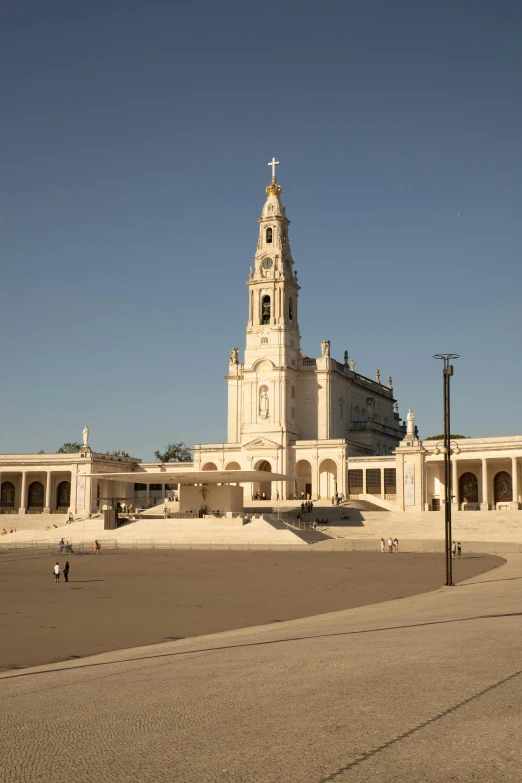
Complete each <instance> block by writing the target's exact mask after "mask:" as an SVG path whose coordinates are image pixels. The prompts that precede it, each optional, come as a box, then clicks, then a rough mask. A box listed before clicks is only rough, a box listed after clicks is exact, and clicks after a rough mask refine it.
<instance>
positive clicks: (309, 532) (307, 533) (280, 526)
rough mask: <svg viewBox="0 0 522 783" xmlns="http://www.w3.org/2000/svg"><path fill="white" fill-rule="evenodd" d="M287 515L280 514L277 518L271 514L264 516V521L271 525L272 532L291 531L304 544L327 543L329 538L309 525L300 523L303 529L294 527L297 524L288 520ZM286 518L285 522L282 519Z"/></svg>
mask: <svg viewBox="0 0 522 783" xmlns="http://www.w3.org/2000/svg"><path fill="white" fill-rule="evenodd" d="M289 516H290V515H289V514H281V518H279V519H278V518H277V517H276V516H275V515H273V514H264V515H263V517H264V519H265V520H266V521H267V522H268V524H269V525H271V526H272V527H273V528H274V530H291V531H292V533H293V534H294V535H296V536H297V537H298V538H300V539H301V541H304V542H305V544H317V543H318V542H319V541H327V540H328V539H329V538H330V536H325V534H324V533H321V532H320V531H319V530H313V529H312V527H311V523H308V522H301V525H303V526H305V527H303V528H298V527H294V524H299V523H298V522H296V521H295V520H293V519H291V518H288V517H289ZM284 517H286V521H285V519H284Z"/></svg>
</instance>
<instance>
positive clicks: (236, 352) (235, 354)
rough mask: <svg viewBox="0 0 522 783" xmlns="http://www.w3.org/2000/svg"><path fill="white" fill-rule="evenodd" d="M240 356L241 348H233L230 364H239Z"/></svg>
mask: <svg viewBox="0 0 522 783" xmlns="http://www.w3.org/2000/svg"><path fill="white" fill-rule="evenodd" d="M238 357H239V350H238V349H237V348H232V350H231V351H230V360H229V363H230V364H237V363H238Z"/></svg>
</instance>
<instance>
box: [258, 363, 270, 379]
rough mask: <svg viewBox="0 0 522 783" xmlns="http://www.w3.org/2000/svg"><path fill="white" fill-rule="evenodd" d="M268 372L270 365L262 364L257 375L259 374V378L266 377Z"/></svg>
mask: <svg viewBox="0 0 522 783" xmlns="http://www.w3.org/2000/svg"><path fill="white" fill-rule="evenodd" d="M269 372H270V367H269V366H268V364H262V365H261V367H260V368H259V375H260V376H261V378H266V376H267V375H268V373H269Z"/></svg>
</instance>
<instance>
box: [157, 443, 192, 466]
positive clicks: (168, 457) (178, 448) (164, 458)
mask: <svg viewBox="0 0 522 783" xmlns="http://www.w3.org/2000/svg"><path fill="white" fill-rule="evenodd" d="M154 456H155V457H156V459H157V460H158V462H192V452H191V450H190V449H189V447H188V446H187V445H186V444H185V443H169V445H168V446H167V448H166V449H165V451H155V452H154Z"/></svg>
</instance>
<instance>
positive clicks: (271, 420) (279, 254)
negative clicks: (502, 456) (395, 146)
mask: <svg viewBox="0 0 522 783" xmlns="http://www.w3.org/2000/svg"><path fill="white" fill-rule="evenodd" d="M269 165H271V166H272V181H271V183H270V184H269V185H268V187H267V188H266V194H267V198H266V201H265V203H264V206H263V209H262V212H261V216H260V218H259V219H258V224H259V229H258V239H257V247H256V251H255V255H254V259H253V264H252V266H251V267H250V273H249V279H248V281H247V297H248V321H247V324H246V344H245V351H244V358H243V361H242V362H240V356H239V349H238V348H233V349H232V350H231V352H230V359H229V366H228V373H227V376H226V381H227V384H228V427H227V442H226V443H213V444H205V445H197V446H196V447H195V450H194V464H195V468H196V469H206V470H210V469H215V470H223V469H226V468H237V469H239V468H241V469H244V470H245V469H258V470H264V471H274V472H278V473H286V474H289V475H295V476H299V478H300V481H299V490H300V493H301V492H305V494H306V495H308V496H309V497H311V498H312V497H314V498H316V497H323V498H327V497H331V496H332V495H334V494H335V493H336V492H338V493H346V492H347V487H346V482H345V479H344V477H345V475H346V464H347V463H346V460H347V459H348V458H349V457H350V456H371V455H375V454H377V455H386V454H391V453H392V451H393V450H394V449H395V448H396V446H398V445H399V443H400V441H401V440H402V439H403V438H404V434H405V425H403V424H401V420H400V417H399V408H398V404H397V401H396V400H395V399H394V397H393V387H392V379H391V377H388V379H387V382H386V383H385V384H383V383H381V379H380V373H379V370H377V371H376V375H375V379H371V378H366V377H364V376H363V375H360V374H359V373H357V372H356V371H355V363H354V362H353V361H352V362H350V360H349V357H348V353H347V352H345V354H344V357H343V361H342V362H339V361H336V360H335V359H334V358H333V357H332V356H331V353H330V341H329V340H322V341H321V343H320V355H319V356H317V357H315V358H312V357H308V356H305V355H304V354H302V353H301V336H300V332H299V290H300V285H299V283H298V277H297V270H296V268H295V261H294V258H293V256H292V250H291V246H290V233H289V225H290V220H289V219H288V217H287V214H286V208H285V205H284V204H283V202H282V201H281V194H282V188H281V186H280V185H279V184H278V182H277V179H276V174H275V166H276V165H278V164H277V161H275V160H272V163H271V164H269ZM318 342H319V341H318ZM318 348H319V344H318ZM256 491H257V492H258V493H259V492H260V493H261V494H262V493H263V492H265V494H268V492H269V491H270V484H268V483H267V484H266V486H261V487H259V488H256V489H254V492H256ZM275 491H279V492H280V493H281V496H283V497H285V496H286V495H288V494H289V493H290V494H293V492H294V491H295V489H294V488H293V487H291V488H286V489H285V488H283V487H281V488H280V489H279V490H277V489H276V488H275V487H272V492H275ZM390 491H391V487H390Z"/></svg>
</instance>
